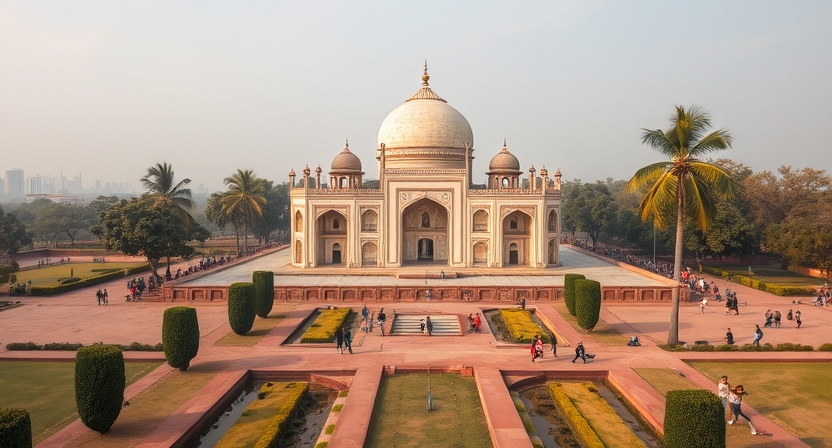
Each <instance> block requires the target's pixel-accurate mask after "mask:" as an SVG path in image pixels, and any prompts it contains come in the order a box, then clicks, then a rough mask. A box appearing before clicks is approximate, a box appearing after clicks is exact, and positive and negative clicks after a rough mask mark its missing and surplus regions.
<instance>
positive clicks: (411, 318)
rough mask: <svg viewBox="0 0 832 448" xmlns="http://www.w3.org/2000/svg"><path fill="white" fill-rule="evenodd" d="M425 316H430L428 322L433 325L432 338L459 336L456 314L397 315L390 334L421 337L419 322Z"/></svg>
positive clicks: (459, 330) (460, 331)
mask: <svg viewBox="0 0 832 448" xmlns="http://www.w3.org/2000/svg"><path fill="white" fill-rule="evenodd" d="M426 316H430V321H431V322H432V323H433V336H459V335H461V334H462V330H461V329H460V328H459V316H457V315H456V314H437V315H429V314H428V315H426V314H398V315H396V318H395V319H393V328H392V329H391V330H390V333H391V334H394V335H419V336H421V335H422V332H421V330H420V326H419V321H420V320H422V319H424V318H425V317H426ZM425 336H427V335H425Z"/></svg>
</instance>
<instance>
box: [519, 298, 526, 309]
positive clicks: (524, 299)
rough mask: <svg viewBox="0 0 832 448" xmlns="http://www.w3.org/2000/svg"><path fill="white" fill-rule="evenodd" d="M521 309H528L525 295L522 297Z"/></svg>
mask: <svg viewBox="0 0 832 448" xmlns="http://www.w3.org/2000/svg"><path fill="white" fill-rule="evenodd" d="M520 309H521V310H524V311H525V310H526V298H525V297H523V298H521V299H520Z"/></svg>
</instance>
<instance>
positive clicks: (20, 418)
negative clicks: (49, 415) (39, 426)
mask: <svg viewBox="0 0 832 448" xmlns="http://www.w3.org/2000/svg"><path fill="white" fill-rule="evenodd" d="M0 446H2V447H5V448H32V419H31V418H29V413H28V412H27V411H26V410H25V409H19V408H0Z"/></svg>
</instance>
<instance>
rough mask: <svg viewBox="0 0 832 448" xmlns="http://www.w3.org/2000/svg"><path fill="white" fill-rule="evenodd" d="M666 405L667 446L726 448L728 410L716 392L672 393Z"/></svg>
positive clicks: (693, 390)
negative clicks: (726, 415)
mask: <svg viewBox="0 0 832 448" xmlns="http://www.w3.org/2000/svg"><path fill="white" fill-rule="evenodd" d="M665 403H666V404H665V411H664V441H665V446H667V447H669V448H725V408H723V407H722V402H721V401H720V399H719V398H718V397H717V396H716V395H714V393H713V392H711V391H708V390H704V389H692V390H671V391H668V392H667V396H666V400H665Z"/></svg>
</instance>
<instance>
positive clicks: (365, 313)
mask: <svg viewBox="0 0 832 448" xmlns="http://www.w3.org/2000/svg"><path fill="white" fill-rule="evenodd" d="M368 317H370V310H368V309H367V305H366V304H365V305H364V308H361V319H362V320H365V321H366V320H367V318H368Z"/></svg>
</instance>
